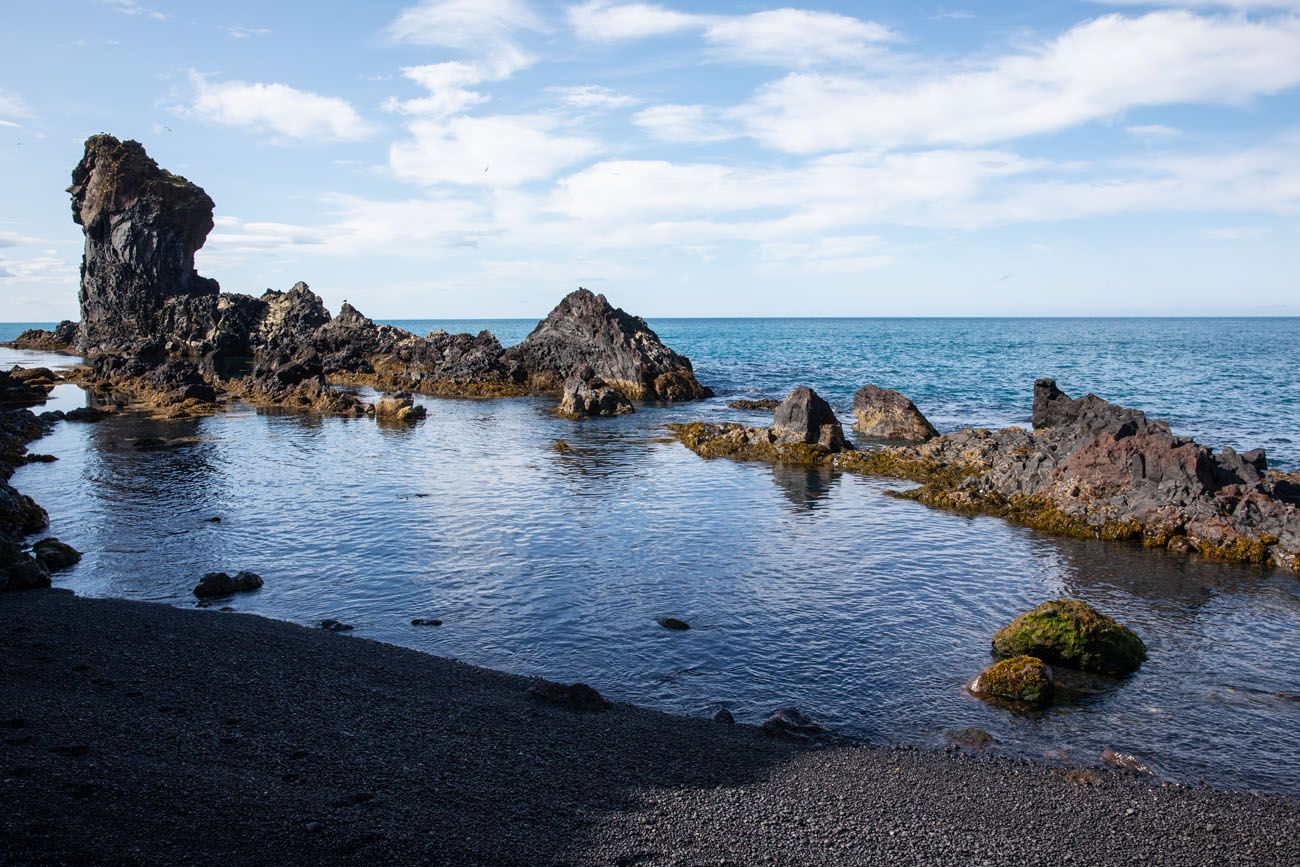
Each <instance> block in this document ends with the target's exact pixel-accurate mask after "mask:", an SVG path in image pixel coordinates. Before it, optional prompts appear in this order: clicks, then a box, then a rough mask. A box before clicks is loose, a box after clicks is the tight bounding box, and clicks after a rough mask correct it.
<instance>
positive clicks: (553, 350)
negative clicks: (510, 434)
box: [503, 288, 712, 400]
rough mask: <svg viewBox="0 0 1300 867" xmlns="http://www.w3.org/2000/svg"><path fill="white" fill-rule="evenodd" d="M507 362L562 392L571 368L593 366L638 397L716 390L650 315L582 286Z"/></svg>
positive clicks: (544, 387)
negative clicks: (664, 337)
mask: <svg viewBox="0 0 1300 867" xmlns="http://www.w3.org/2000/svg"><path fill="white" fill-rule="evenodd" d="M503 360H504V362H505V363H506V364H507V365H509V366H511V367H513V368H515V369H517V370H518V372H519V375H520V376H521V377H522V378H523V380H524V381H525V382H526V384H527V385H528V387H529V388H531V389H534V390H539V391H548V390H549V391H554V390H558V389H559V388H560V387H561V386H562V384H563V382H564V380H565V379H566V378H567V377H568V376H569V374H570V372H572V371H573V370H574V369H575V368H576V367H578V366H579V365H581V364H589V365H591V367H592V369H593V370H594V371H595V373H596V375H597V376H599V377H600V378H601V379H603V380H605V382H606V383H608V384H609V385H610V386H611V387H613V388H615V389H617V390H619V391H621V392H622V393H623V394H624V395H626V396H627V397H629V398H631V399H634V400H655V399H659V400H695V399H698V398H701V397H708V396H709V395H711V394H712V392H710V391H709V390H708V389H707V388H705V387H704V386H702V385H700V384H699V382H698V381H697V380H696V379H695V373H694V371H693V370H692V368H691V362H690V359H688V358H686V357H685V356H683V355H678V354H677V353H676V352H674V351H672V350H671V349H669V348H668V347H667V346H664V344H663V343H662V342H661V341H660V340H659V336H658V335H657V334H655V333H654V331H653V330H651V328H650V326H649V325H647V324H646V322H645V320H644V319H641V318H640V317H638V316H631V315H629V314H628V313H625V312H624V311H623V310H620V309H618V308H615V307H613V306H612V305H610V303H609V302H608V301H607V300H605V296H604V295H596V294H594V293H593V292H590V291H589V290H587V289H581V288H580V289H577V290H576V291H574V292H571V293H569V295H567V296H566V297H565V298H564V300H562V301H561V302H560V303H559V304H558V305H556V307H555V309H554V310H552V311H551V312H550V314H548V315H547V317H546V318H545V319H543V320H542V321H541V322H540V323H538V325H537V327H536V328H534V329H533V331H532V333H531V334H529V335H528V337H527V338H525V339H524V341H523V342H522V343H520V344H519V345H518V346H515V347H512V348H511V349H509V350H507V351H506V352H505V354H504V359H503Z"/></svg>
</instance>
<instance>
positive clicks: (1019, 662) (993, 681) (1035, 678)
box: [975, 656, 1056, 707]
mask: <svg viewBox="0 0 1300 867" xmlns="http://www.w3.org/2000/svg"><path fill="white" fill-rule="evenodd" d="M1055 691H1056V689H1055V685H1054V684H1053V683H1052V672H1051V669H1049V668H1048V667H1047V665H1046V664H1044V662H1043V661H1042V660H1041V659H1038V658H1037V657H1033V656H1013V657H1011V658H1010V659H1004V660H1002V661H1001V662H998V663H995V664H994V665H991V666H989V667H988V668H986V669H984V671H983V672H982V673H981V674H980V676H979V677H978V678H977V679H976V681H975V692H976V694H978V695H984V696H992V697H993V698H1004V699H1009V700H1011V701H1020V702H1024V703H1026V704H1032V705H1037V706H1040V707H1041V706H1042V705H1046V704H1051V701H1052V697H1053V696H1054V694H1055Z"/></svg>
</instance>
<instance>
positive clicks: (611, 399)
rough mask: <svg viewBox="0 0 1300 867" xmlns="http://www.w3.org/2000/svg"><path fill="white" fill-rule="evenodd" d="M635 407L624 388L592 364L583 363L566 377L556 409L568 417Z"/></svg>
mask: <svg viewBox="0 0 1300 867" xmlns="http://www.w3.org/2000/svg"><path fill="white" fill-rule="evenodd" d="M633 410H634V407H633V406H632V402H631V401H630V400H628V399H627V397H626V396H624V394H623V392H621V391H619V390H618V389H617V388H614V387H613V386H611V385H609V384H608V383H606V382H605V380H603V379H601V378H600V377H599V376H597V375H596V371H595V370H594V369H593V368H592V366H591V365H590V364H580V365H578V366H577V367H576V368H574V370H573V373H572V374H571V375H570V376H569V378H568V379H566V380H565V381H564V393H563V395H562V396H561V397H560V405H559V408H558V409H557V412H558V413H559V414H560V415H562V416H565V417H566V418H587V417H589V416H614V415H625V414H627V413H630V412H632V411H633Z"/></svg>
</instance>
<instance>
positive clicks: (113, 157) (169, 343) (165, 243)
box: [68, 135, 218, 353]
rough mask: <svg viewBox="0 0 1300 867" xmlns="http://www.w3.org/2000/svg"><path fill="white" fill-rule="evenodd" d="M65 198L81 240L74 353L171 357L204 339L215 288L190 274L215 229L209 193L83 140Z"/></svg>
mask: <svg viewBox="0 0 1300 867" xmlns="http://www.w3.org/2000/svg"><path fill="white" fill-rule="evenodd" d="M68 192H69V193H71V194H72V218H73V220H75V221H76V222H77V224H78V225H79V226H81V227H82V229H83V231H84V232H85V236H86V246H85V254H84V256H83V258H82V262H81V293H80V299H81V327H80V330H79V334H78V346H79V348H80V349H81V350H82V351H83V352H88V353H89V352H104V351H129V352H139V351H142V350H145V349H146V348H154V349H155V350H166V351H173V352H176V351H184V350H186V349H189V348H193V347H195V346H197V345H199V344H201V343H203V342H204V341H206V340H209V339H210V338H211V337H212V334H213V331H214V330H215V327H216V319H217V316H216V308H217V294H218V286H217V283H216V281H214V280H209V279H207V278H205V277H200V276H199V274H198V273H197V272H196V271H195V270H194V253H195V252H196V251H197V250H198V249H199V248H200V247H202V246H203V242H204V241H205V240H206V239H207V236H208V233H209V232H210V231H212V225H213V224H212V209H213V203H212V199H210V198H208V195H207V193H205V192H203V190H202V189H201V188H200V187H198V186H196V185H194V184H192V183H190V182H189V181H187V180H186V179H185V178H182V177H180V176H179V175H173V174H172V173H171V172H168V171H165V170H163V169H160V168H159V167H158V164H157V163H156V162H154V161H153V160H152V159H150V158H149V156H148V154H146V153H145V151H144V148H143V147H142V146H141V145H140V143H139V142H134V141H125V142H122V141H118V140H117V139H116V138H114V137H113V136H110V135H96V136H91V137H90V138H89V139H87V140H86V150H85V155H84V156H83V157H82V159H81V162H80V163H78V164H77V167H76V168H75V169H73V172H72V186H70V187H68Z"/></svg>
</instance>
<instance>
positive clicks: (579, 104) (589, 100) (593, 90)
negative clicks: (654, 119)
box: [546, 84, 642, 109]
mask: <svg viewBox="0 0 1300 867" xmlns="http://www.w3.org/2000/svg"><path fill="white" fill-rule="evenodd" d="M546 92H547V93H551V94H554V95H555V96H556V97H557V98H558V99H559V100H560V102H561V103H563V104H564V105H566V106H569V107H570V108H577V109H611V108H628V107H629V106H633V105H638V104H640V103H641V102H642V100H641V99H639V98H637V97H635V96H630V95H628V94H626V93H618V92H617V91H614V90H610V89H609V88H608V87H604V86H602V85H599V84H582V85H576V86H573V87H548V88H546Z"/></svg>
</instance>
